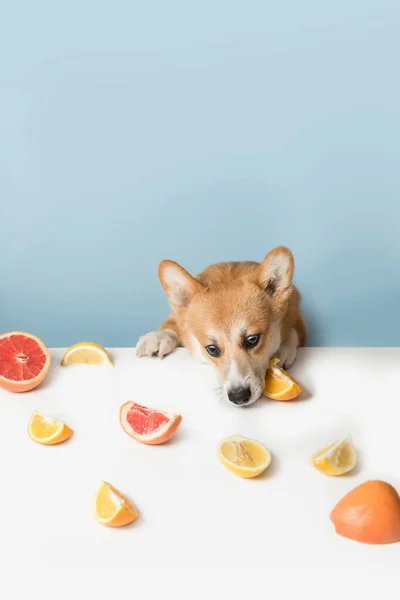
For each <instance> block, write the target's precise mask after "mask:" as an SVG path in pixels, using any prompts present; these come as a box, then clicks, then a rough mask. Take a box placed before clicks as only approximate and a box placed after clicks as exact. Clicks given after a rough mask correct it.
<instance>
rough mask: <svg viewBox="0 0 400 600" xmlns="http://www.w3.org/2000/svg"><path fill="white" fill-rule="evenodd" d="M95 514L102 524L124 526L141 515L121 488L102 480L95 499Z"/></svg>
mask: <svg viewBox="0 0 400 600" xmlns="http://www.w3.org/2000/svg"><path fill="white" fill-rule="evenodd" d="M93 509H94V516H95V518H96V519H97V521H98V522H99V523H101V525H106V526H107V527H123V526H124V525H129V523H133V521H136V519H137V518H138V516H139V513H138V511H137V510H136V508H135V507H134V506H133V504H131V503H130V502H129V500H128V499H127V498H125V496H124V495H123V494H121V492H120V491H119V490H117V489H116V488H115V487H114V486H112V485H111V484H109V483H107V482H105V481H102V482H101V484H100V487H99V489H98V490H97V493H96V496H95V499H94V506H93Z"/></svg>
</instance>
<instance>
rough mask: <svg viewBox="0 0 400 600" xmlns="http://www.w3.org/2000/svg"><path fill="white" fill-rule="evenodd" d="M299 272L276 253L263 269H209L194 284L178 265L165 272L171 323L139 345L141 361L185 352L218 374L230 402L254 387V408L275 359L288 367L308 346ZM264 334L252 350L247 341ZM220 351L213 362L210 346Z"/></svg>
mask: <svg viewBox="0 0 400 600" xmlns="http://www.w3.org/2000/svg"><path fill="white" fill-rule="evenodd" d="M293 270H294V262H293V256H292V253H291V252H290V250H288V249H287V248H284V247H278V248H275V249H274V250H272V251H271V252H270V253H269V254H268V255H267V256H266V258H265V259H264V261H263V262H262V263H261V264H259V263H256V262H236V263H235V262H231V263H219V264H215V265H211V266H210V267H208V268H207V269H206V270H205V271H203V272H202V273H200V275H198V276H197V277H196V278H193V277H192V276H191V275H189V273H187V271H185V270H184V269H183V268H182V267H181V266H179V265H178V264H176V263H174V262H172V261H162V262H161V264H160V267H159V277H160V281H161V285H162V287H163V289H164V291H165V293H166V295H167V297H168V299H169V302H170V305H171V308H172V310H173V313H172V315H171V316H170V317H169V318H168V319H167V320H166V321H165V322H164V323H163V325H162V326H161V330H160V332H153V333H151V334H148V335H147V336H144V337H143V338H141V339H140V340H139V344H138V347H137V353H138V355H139V356H142V355H154V354H158V355H159V356H160V357H161V358H163V356H165V355H167V354H169V353H170V352H171V351H172V350H174V348H175V347H177V346H180V345H183V346H185V347H187V348H188V349H189V351H190V352H192V353H193V354H195V355H197V356H200V357H201V358H203V359H205V360H207V361H209V362H211V363H212V364H214V366H215V367H216V369H217V371H218V374H219V379H220V381H221V389H223V390H224V391H225V392H226V393H227V395H229V389H230V388H232V386H238V385H245V383H246V382H247V383H246V385H248V386H249V387H250V388H251V400H250V401H249V402H246V403H247V404H250V403H251V402H254V401H255V400H256V399H257V398H258V397H259V396H260V395H261V394H262V391H263V382H264V379H265V375H266V370H267V368H268V363H269V360H270V358H271V357H272V356H274V355H278V356H280V357H281V362H282V363H283V366H286V367H289V366H290V365H291V363H292V362H293V360H294V357H295V353H296V348H297V346H298V345H300V346H302V345H304V343H305V340H306V328H305V324H304V320H303V317H302V314H301V311H300V294H299V292H298V290H297V289H296V288H295V287H294V286H293V284H292V278H293ZM254 334H258V335H259V336H260V339H259V342H258V344H257V346H256V347H254V348H251V349H249V348H247V349H246V348H245V347H244V342H243V339H244V338H245V337H246V336H250V335H254ZM210 344H215V345H217V346H218V348H219V350H220V356H219V357H217V358H213V357H211V356H210V355H209V354H208V353H207V351H206V346H208V345H210Z"/></svg>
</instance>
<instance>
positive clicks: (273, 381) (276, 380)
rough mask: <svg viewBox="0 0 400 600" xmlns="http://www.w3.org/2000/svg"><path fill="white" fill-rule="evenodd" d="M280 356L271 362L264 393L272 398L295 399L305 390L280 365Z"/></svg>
mask: <svg viewBox="0 0 400 600" xmlns="http://www.w3.org/2000/svg"><path fill="white" fill-rule="evenodd" d="M278 362H279V359H278V358H274V359H273V360H271V362H270V363H269V367H268V373H267V378H266V380H265V387H264V395H265V396H267V398H272V400H293V399H294V398H297V396H298V395H299V394H301V392H302V391H303V388H302V387H301V385H299V384H298V383H297V381H296V380H295V379H293V377H290V375H289V374H288V373H287V372H286V371H284V370H283V369H281V367H278Z"/></svg>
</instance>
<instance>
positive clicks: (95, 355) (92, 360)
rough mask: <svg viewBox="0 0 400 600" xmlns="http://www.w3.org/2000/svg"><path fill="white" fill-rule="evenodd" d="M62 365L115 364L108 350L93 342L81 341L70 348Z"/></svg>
mask: <svg viewBox="0 0 400 600" xmlns="http://www.w3.org/2000/svg"><path fill="white" fill-rule="evenodd" d="M61 364H62V366H66V365H74V364H86V365H104V364H109V365H113V361H112V360H111V358H110V357H109V355H108V353H107V350H106V349H105V348H103V346H100V345H99V344H94V343H93V342H80V343H79V344H74V346H71V348H68V350H67V351H66V353H65V354H64V356H63V359H62V361H61Z"/></svg>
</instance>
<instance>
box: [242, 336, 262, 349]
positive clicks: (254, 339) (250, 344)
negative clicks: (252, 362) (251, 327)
mask: <svg viewBox="0 0 400 600" xmlns="http://www.w3.org/2000/svg"><path fill="white" fill-rule="evenodd" d="M259 339H260V336H259V335H249V336H247V338H246V339H245V342H244V343H245V346H246V348H254V346H257V344H258V341H259Z"/></svg>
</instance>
